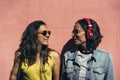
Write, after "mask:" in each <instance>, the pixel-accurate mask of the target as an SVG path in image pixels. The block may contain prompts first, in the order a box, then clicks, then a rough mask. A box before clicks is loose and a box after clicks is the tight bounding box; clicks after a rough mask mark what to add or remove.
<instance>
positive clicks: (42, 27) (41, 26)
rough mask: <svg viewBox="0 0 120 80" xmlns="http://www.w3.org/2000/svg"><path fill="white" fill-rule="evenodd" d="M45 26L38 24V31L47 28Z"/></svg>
mask: <svg viewBox="0 0 120 80" xmlns="http://www.w3.org/2000/svg"><path fill="white" fill-rule="evenodd" d="M47 29H48V28H47V26H46V25H40V27H39V29H38V31H43V30H47Z"/></svg>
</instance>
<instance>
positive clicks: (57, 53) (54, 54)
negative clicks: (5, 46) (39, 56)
mask: <svg viewBox="0 0 120 80" xmlns="http://www.w3.org/2000/svg"><path fill="white" fill-rule="evenodd" d="M49 56H51V57H52V58H53V59H59V58H60V54H59V52H57V51H55V50H51V51H50V52H49Z"/></svg>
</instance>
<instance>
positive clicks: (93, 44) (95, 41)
mask: <svg viewBox="0 0 120 80" xmlns="http://www.w3.org/2000/svg"><path fill="white" fill-rule="evenodd" d="M89 20H90V23H91V25H92V37H91V38H90V39H89V38H88V37H87V30H88V27H89V26H88V22H87V21H86V20H85V18H83V19H80V20H78V21H77V22H76V23H78V24H79V25H81V27H82V28H83V30H84V31H85V36H86V47H87V49H92V50H94V49H96V48H97V47H98V45H99V43H100V42H101V39H102V37H103V36H102V35H101V33H100V28H99V26H98V24H97V23H96V22H95V21H94V20H93V19H89Z"/></svg>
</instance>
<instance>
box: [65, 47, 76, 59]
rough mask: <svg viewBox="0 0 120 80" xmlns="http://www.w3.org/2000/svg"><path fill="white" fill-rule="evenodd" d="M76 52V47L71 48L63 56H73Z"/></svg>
mask: <svg viewBox="0 0 120 80" xmlns="http://www.w3.org/2000/svg"><path fill="white" fill-rule="evenodd" d="M75 52H76V50H75V49H74V50H70V51H66V52H65V53H64V54H63V56H64V57H73V56H75Z"/></svg>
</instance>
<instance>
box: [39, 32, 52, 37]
mask: <svg viewBox="0 0 120 80" xmlns="http://www.w3.org/2000/svg"><path fill="white" fill-rule="evenodd" d="M47 33H48V34H49V35H50V34H51V31H43V32H42V33H41V34H42V35H44V36H46V35H47Z"/></svg>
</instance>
